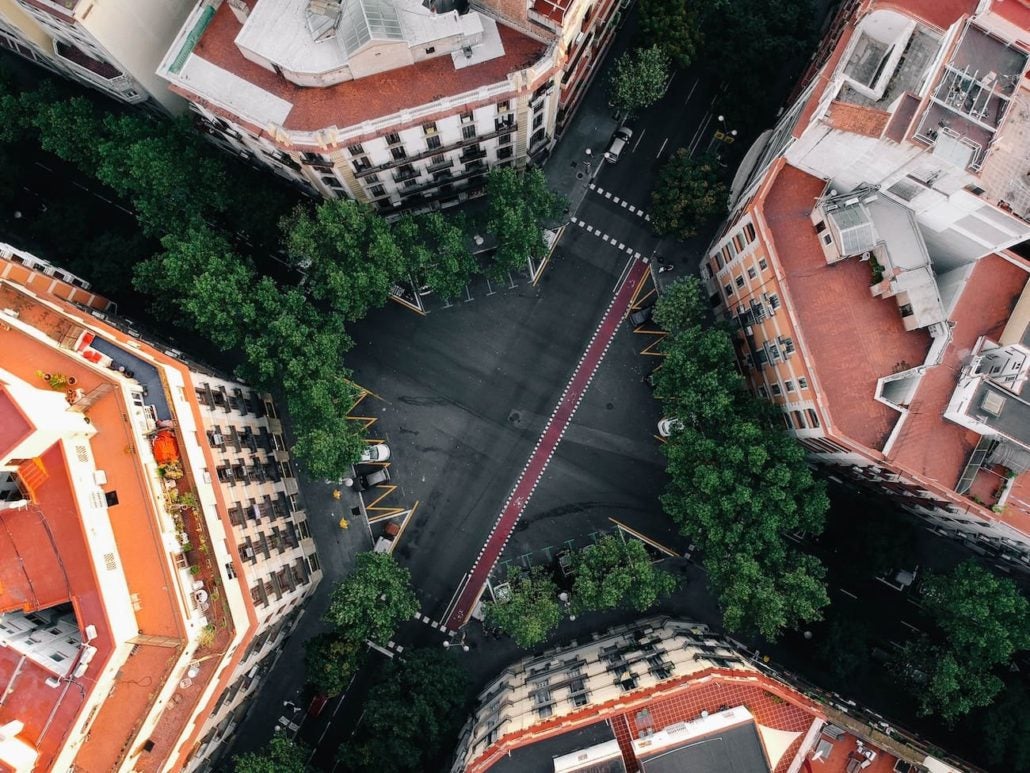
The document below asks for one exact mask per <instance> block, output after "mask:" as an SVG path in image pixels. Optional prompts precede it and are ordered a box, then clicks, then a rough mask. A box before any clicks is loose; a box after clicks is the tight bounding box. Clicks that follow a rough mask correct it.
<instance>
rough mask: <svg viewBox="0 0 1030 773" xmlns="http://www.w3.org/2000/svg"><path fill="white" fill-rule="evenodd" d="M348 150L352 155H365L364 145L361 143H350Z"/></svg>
mask: <svg viewBox="0 0 1030 773" xmlns="http://www.w3.org/2000/svg"><path fill="white" fill-rule="evenodd" d="M347 152H348V153H350V154H351V155H352V156H363V155H365V149H364V148H363V147H361V145H360V144H358V145H348V146H347Z"/></svg>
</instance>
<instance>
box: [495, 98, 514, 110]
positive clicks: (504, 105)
mask: <svg viewBox="0 0 1030 773" xmlns="http://www.w3.org/2000/svg"><path fill="white" fill-rule="evenodd" d="M510 106H511V101H510V100H507V99H505V100H504V101H502V102H498V103H497V112H498V113H507V112H508V110H509V109H510Z"/></svg>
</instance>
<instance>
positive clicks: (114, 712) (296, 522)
mask: <svg viewBox="0 0 1030 773" xmlns="http://www.w3.org/2000/svg"><path fill="white" fill-rule="evenodd" d="M0 521H2V522H3V529H2V530H0V533H2V536H0V681H2V682H3V683H4V684H5V685H7V688H6V692H5V696H4V700H3V702H2V704H0V727H2V728H3V730H2V731H0V767H4V769H12V770H15V771H19V772H20V771H29V770H71V769H88V770H93V769H105V770H126V771H127V770H135V771H147V770H155V771H158V770H162V771H163V770H193V769H197V768H199V767H201V766H203V765H204V764H205V762H206V761H207V760H209V759H211V757H212V756H213V755H215V754H216V753H217V751H218V749H219V747H220V745H221V744H222V742H223V741H224V740H225V739H227V738H228V737H230V736H231V734H232V732H233V729H234V728H235V726H236V723H237V721H238V719H239V717H240V716H241V715H242V714H243V713H244V712H245V711H246V710H247V708H248V705H249V704H248V698H251V697H253V694H254V693H255V691H256V689H257V687H258V685H259V683H260V680H261V675H262V674H263V673H264V672H265V671H267V670H268V668H269V667H270V666H271V664H272V662H273V661H274V658H275V657H276V655H277V653H278V652H279V650H280V648H281V644H282V642H283V640H284V638H285V637H286V636H288V635H289V633H290V632H291V630H292V628H293V625H294V623H295V622H296V620H297V617H298V615H299V614H300V608H301V606H302V604H303V602H304V600H305V599H306V598H307V597H308V596H309V595H310V594H311V593H312V591H313V590H314V588H315V587H316V585H317V584H318V582H319V580H320V579H321V569H320V566H319V563H318V558H317V555H316V553H315V546H314V544H313V541H312V539H311V537H310V534H309V532H308V529H307V525H306V518H305V513H304V511H303V510H302V508H301V505H300V503H299V501H298V499H297V488H296V482H295V479H294V477H293V470H292V467H291V465H290V459H289V454H288V453H287V452H286V450H285V445H284V441H283V437H282V427H281V424H280V422H279V419H278V417H277V415H276V411H275V405H274V404H273V402H272V400H271V398H270V397H269V396H268V395H266V394H260V393H257V392H255V391H254V390H253V389H251V388H250V387H248V386H246V385H244V384H241V383H239V382H234V381H231V380H228V379H226V378H224V377H223V376H221V375H219V374H217V373H215V372H213V371H211V370H209V369H207V368H204V367H202V366H200V365H197V364H195V363H192V362H190V361H188V360H187V359H186V358H185V357H184V356H183V355H182V354H181V353H180V352H178V351H176V350H174V349H169V348H167V347H164V346H160V345H158V344H155V343H152V342H150V341H148V340H146V339H144V338H143V337H141V335H140V333H139V331H137V330H135V329H134V328H133V327H132V325H131V324H130V323H127V322H125V321H122V320H119V319H118V318H117V317H116V316H114V309H113V308H112V306H111V304H110V303H109V302H107V301H105V300H104V299H103V298H102V297H100V296H97V295H95V294H94V293H93V292H92V290H91V288H90V287H89V285H88V283H86V282H83V281H82V280H80V279H78V278H77V277H74V276H72V275H69V274H67V273H65V272H61V271H60V270H59V269H55V268H53V267H52V266H49V265H48V264H46V262H45V261H42V260H40V259H39V258H36V257H35V256H31V255H28V254H26V253H21V252H19V251H17V250H15V249H13V248H10V247H8V246H7V245H0Z"/></svg>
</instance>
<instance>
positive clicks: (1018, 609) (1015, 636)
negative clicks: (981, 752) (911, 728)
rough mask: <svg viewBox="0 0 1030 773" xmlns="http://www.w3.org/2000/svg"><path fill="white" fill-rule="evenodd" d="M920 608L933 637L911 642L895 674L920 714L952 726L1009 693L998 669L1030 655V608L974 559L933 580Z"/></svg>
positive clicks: (925, 588)
mask: <svg viewBox="0 0 1030 773" xmlns="http://www.w3.org/2000/svg"><path fill="white" fill-rule="evenodd" d="M922 603H923V608H924V609H925V610H926V612H927V614H928V615H929V616H930V618H931V619H932V620H933V622H934V624H935V627H936V629H937V630H936V633H935V635H924V636H921V637H919V638H918V639H917V640H915V641H913V642H910V643H909V644H908V645H907V646H906V647H905V650H904V652H903V653H902V660H901V661H900V662H899V664H898V668H899V669H901V671H902V673H903V675H905V676H907V677H908V678H907V679H906V683H907V684H908V685H909V687H910V689H911V690H912V692H913V693H914V694H915V695H916V697H917V698H918V700H919V708H920V712H921V713H923V714H933V715H936V716H938V717H940V718H941V719H943V720H944V721H945V722H948V723H951V722H954V721H955V720H956V719H957V718H958V717H961V716H962V715H964V714H966V713H968V712H970V711H972V710H973V709H977V708H981V707H983V706H986V705H988V704H989V703H990V702H991V701H992V700H993V699H994V697H995V696H996V695H997V694H998V693H999V692H1000V691H1001V689H1002V687H1004V682H1003V681H1002V679H1001V678H1000V677H999V676H998V673H997V671H998V669H999V668H1000V667H1003V666H1005V665H1007V664H1008V663H1009V662H1010V661H1011V659H1012V657H1013V656H1014V655H1015V654H1016V653H1019V652H1023V651H1025V650H1027V649H1030V602H1028V600H1027V598H1026V597H1025V596H1024V595H1023V594H1022V593H1021V592H1020V590H1019V588H1018V587H1017V586H1016V584H1015V583H1014V582H1013V581H1012V580H1010V579H1009V578H1007V577H999V576H997V575H995V574H994V573H992V572H990V571H988V570H987V569H984V568H983V567H982V566H980V565H979V564H977V563H975V562H973V561H971V560H970V561H965V562H963V563H961V564H959V565H958V566H957V567H955V568H954V569H953V570H951V571H950V572H948V573H946V574H936V575H931V576H930V577H928V578H927V579H926V580H925V581H924V583H923V598H922Z"/></svg>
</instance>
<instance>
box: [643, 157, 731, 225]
mask: <svg viewBox="0 0 1030 773" xmlns="http://www.w3.org/2000/svg"><path fill="white" fill-rule="evenodd" d="M722 177H723V173H722V168H721V167H720V166H719V158H718V156H716V155H715V154H713V153H706V154H704V155H700V156H697V157H696V158H692V157H691V156H690V153H689V152H688V151H687V149H686V148H680V149H679V150H677V151H676V152H675V153H674V154H673V156H672V158H670V159H669V160H668V161H667V162H666V163H665V166H663V167H662V170H661V172H659V174H658V179H657V180H656V181H655V186H654V189H653V190H652V192H651V224H652V225H653V226H654V229H655V231H657V232H658V233H659V234H663V235H665V234H668V235H671V236H675V237H677V238H679V239H687V238H689V237H691V236H696V235H697V233H698V231H699V229H700V228H701V226H703V225H704V224H705V223H708V222H710V221H712V220H716V219H718V218H720V217H722V216H723V215H725V214H726V201H727V198H728V196H729V188H727V187H726V184H725V183H724V182H723V179H722Z"/></svg>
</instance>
